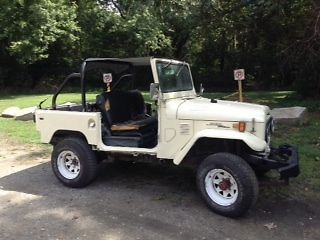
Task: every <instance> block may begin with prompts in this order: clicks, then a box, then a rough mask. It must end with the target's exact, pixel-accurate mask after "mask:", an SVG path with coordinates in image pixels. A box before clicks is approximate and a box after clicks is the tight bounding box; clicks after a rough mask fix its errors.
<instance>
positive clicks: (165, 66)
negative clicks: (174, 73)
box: [161, 60, 172, 69]
mask: <svg viewBox="0 0 320 240" xmlns="http://www.w3.org/2000/svg"><path fill="white" fill-rule="evenodd" d="M171 63H172V60H170V62H168V63H167V64H166V65H164V66H163V67H161V69H164V68H167V67H169V66H170V65H171Z"/></svg>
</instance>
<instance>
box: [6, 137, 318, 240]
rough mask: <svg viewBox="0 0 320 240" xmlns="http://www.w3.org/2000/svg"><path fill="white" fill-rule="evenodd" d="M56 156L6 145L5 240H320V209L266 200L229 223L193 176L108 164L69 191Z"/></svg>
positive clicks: (163, 169) (184, 172) (156, 168)
mask: <svg viewBox="0 0 320 240" xmlns="http://www.w3.org/2000/svg"><path fill="white" fill-rule="evenodd" d="M49 155H50V150H47V149H43V148H39V147H34V146H26V145H21V144H18V143H16V142H14V141H12V140H9V139H5V138H4V137H1V138H0V239H14V240H16V239H61V240H62V239H95V240H100V239H101V240H102V239H112V240H113V239H114V240H120V239H219V240H233V239H234V240H241V239H243V240H251V239H252V240H256V239H261V240H263V239H266V240H270V239H290V240H293V239H299V240H301V239H310V240H311V239H315V240H316V239H320V219H319V218H320V215H319V213H320V209H319V208H320V207H319V208H317V207H316V206H310V204H308V205H307V204H305V203H303V202H300V201H297V200H292V199H282V200H281V201H275V200H274V199H273V200H271V199H268V198H262V197H260V198H259V199H258V203H257V205H256V206H255V207H254V208H253V209H252V210H250V211H249V213H248V214H247V215H246V216H245V217H242V218H240V219H229V218H225V217H222V216H219V215H217V214H214V213H212V212H210V211H209V210H208V208H207V207H206V206H205V204H204V203H203V202H202V200H201V199H200V197H199V195H198V193H197V190H196V186H195V181H194V174H193V173H192V172H191V171H189V170H185V169H180V168H175V167H168V166H160V165H159V166H154V165H147V164H123V165H119V164H103V165H101V166H100V173H99V176H98V178H97V179H96V180H95V181H94V182H93V183H92V184H91V185H90V186H88V187H87V188H84V189H70V188H66V187H64V186H63V185H61V184H60V183H59V182H58V181H57V179H56V178H55V177H54V175H53V173H52V171H51V166H50V162H49Z"/></svg>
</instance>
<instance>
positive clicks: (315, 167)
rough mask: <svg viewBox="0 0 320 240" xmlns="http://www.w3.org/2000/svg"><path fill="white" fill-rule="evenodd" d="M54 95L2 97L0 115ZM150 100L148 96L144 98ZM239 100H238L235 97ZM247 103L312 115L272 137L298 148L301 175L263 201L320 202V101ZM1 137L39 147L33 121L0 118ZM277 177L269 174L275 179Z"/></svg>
mask: <svg viewBox="0 0 320 240" xmlns="http://www.w3.org/2000/svg"><path fill="white" fill-rule="evenodd" d="M226 95H228V94H226V93H206V94H205V96H206V97H210V98H221V97H223V96H226ZM50 96H51V95H13V96H10V95H7V96H0V112H2V111H3V110H4V109H5V108H7V107H10V106H17V107H20V108H23V107H30V106H37V105H38V104H39V102H40V101H42V100H44V99H45V98H48V97H49V99H48V100H47V101H46V102H45V103H44V104H43V106H44V107H48V106H50V104H51V97H50ZM95 96H96V93H91V94H88V97H87V98H88V99H90V100H94V99H95ZM144 96H145V98H146V99H147V100H148V94H147V93H146V94H144ZM235 98H236V97H235ZM245 100H246V101H248V102H254V103H259V104H265V105H269V106H270V107H284V106H295V105H299V106H306V107H308V109H309V110H310V111H311V114H310V121H309V123H308V124H306V125H304V126H300V127H287V126H282V125H281V126H278V127H277V130H276V133H275V134H274V137H273V144H274V145H279V144H283V143H289V144H293V145H296V146H298V147H299V152H300V158H301V159H300V160H301V161H300V164H301V174H300V176H299V177H298V178H295V179H292V181H291V184H290V186H286V187H274V188H267V189H268V190H267V191H265V190H263V189H262V196H263V197H273V196H276V197H277V198H278V197H279V196H285V197H288V196H289V197H292V198H299V199H301V198H303V199H304V198H305V199H308V200H311V201H313V200H316V199H318V200H319V199H320V170H319V169H320V101H315V100H300V99H298V98H296V96H295V93H294V92H285V91H281V92H249V93H246V94H245ZM64 102H80V94H79V93H68V94H61V95H60V96H59V98H58V104H59V103H64ZM0 133H1V134H5V135H7V136H9V137H12V138H15V139H16V140H19V141H21V142H22V143H26V144H40V137H39V134H38V132H37V131H36V129H35V124H34V123H33V122H32V121H29V122H20V121H14V120H12V119H5V118H0ZM273 175H274V174H272V173H271V174H270V176H271V177H272V176H273Z"/></svg>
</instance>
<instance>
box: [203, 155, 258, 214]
mask: <svg viewBox="0 0 320 240" xmlns="http://www.w3.org/2000/svg"><path fill="white" fill-rule="evenodd" d="M221 169H222V171H221ZM219 171H221V172H223V174H225V173H227V174H230V175H229V176H231V177H233V179H232V181H233V182H234V181H235V183H236V184H232V183H230V178H223V181H224V180H225V179H226V181H228V179H229V183H228V185H227V187H228V189H227V191H230V192H231V191H232V193H231V194H233V196H231V195H230V196H221V195H223V194H224V193H222V192H224V191H222V190H221V189H220V184H216V183H215V184H213V181H214V180H213V179H212V178H211V179H210V177H214V178H215V179H217V178H218V180H215V181H220V180H219V177H217V175H212V176H211V175H210V174H215V172H219ZM217 174H220V173H217ZM220 176H224V175H220ZM206 177H207V183H208V182H210V184H211V189H212V190H211V192H210V189H209V188H208V185H207V188H206V183H205V180H206ZM208 179H209V180H208ZM220 183H221V182H220ZM208 184H209V183H208ZM197 185H198V189H199V191H200V193H201V196H202V198H203V199H204V201H205V202H206V204H207V205H208V207H209V208H210V209H211V210H212V211H214V212H216V213H218V214H220V215H223V216H227V217H239V216H241V215H243V214H244V213H245V212H246V211H247V210H248V209H249V208H250V207H251V206H252V205H253V204H254V203H255V202H256V200H257V197H258V181H257V178H256V175H255V173H254V171H253V170H252V168H251V167H250V166H249V164H248V163H247V162H246V161H244V160H243V159H242V158H240V157H238V156H236V155H233V154H230V153H216V154H213V155H210V156H208V157H207V158H206V159H204V160H203V162H202V163H201V164H200V165H199V167H198V170H197ZM233 185H234V188H235V189H236V190H231V186H233ZM217 186H218V187H219V188H218V187H217ZM221 186H222V187H223V185H221ZM224 186H225V187H226V185H224ZM206 189H209V190H208V191H209V192H210V194H211V196H218V197H217V198H215V197H213V198H215V199H218V200H219V201H220V199H221V201H224V199H226V201H234V202H230V203H227V202H226V201H225V202H223V203H219V202H218V201H215V200H214V199H212V198H211V197H210V196H209V194H208V191H207V190H206ZM233 191H234V192H233ZM221 193H222V194H221ZM228 194H229V193H228ZM227 197H230V198H232V200H229V199H227ZM223 204H225V205H223ZM226 204H229V205H226Z"/></svg>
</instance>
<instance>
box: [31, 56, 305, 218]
mask: <svg viewBox="0 0 320 240" xmlns="http://www.w3.org/2000/svg"><path fill="white" fill-rule="evenodd" d="M73 77H76V78H80V82H81V98H82V100H81V102H82V103H81V104H78V105H73V106H63V107H61V106H60V107H59V106H58V107H57V106H56V99H57V96H58V95H59V93H60V92H61V90H62V89H63V88H64V86H65V85H66V84H67V83H68V81H69V79H71V78H73ZM96 80H97V81H98V82H99V81H100V82H101V83H102V84H104V85H107V87H106V88H107V91H105V92H103V93H101V94H99V95H98V96H97V99H96V101H95V102H88V101H87V99H86V92H87V84H88V82H90V81H96ZM141 81H143V82H147V83H148V84H150V95H151V100H152V101H154V104H150V103H146V102H145V101H144V100H143V97H142V94H141V92H139V91H138V90H133V89H134V88H135V86H134V84H135V83H139V82H140V83H141ZM138 85H139V84H138ZM130 87H131V88H130ZM152 109H153V111H152ZM35 121H36V126H37V129H38V130H39V131H40V133H41V141H42V142H43V143H49V144H52V145H54V151H53V154H52V166H53V170H54V172H55V174H56V176H57V177H58V179H59V180H60V181H61V182H62V183H64V184H65V185H67V186H70V187H83V186H85V185H87V184H88V183H89V182H90V181H92V179H93V178H94V176H95V172H96V165H97V163H98V162H99V159H101V158H121V157H124V158H125V159H128V156H130V157H131V159H132V160H133V161H139V160H144V161H153V160H163V161H167V162H173V163H174V164H175V165H184V166H191V167H195V168H197V169H198V170H197V183H198V187H199V190H200V193H201V195H202V197H203V198H204V200H205V201H206V203H207V205H208V206H209V207H210V208H211V209H212V210H214V211H215V212H218V213H220V214H223V215H226V216H232V217H234V216H239V215H241V214H243V213H244V212H245V211H246V210H247V209H248V208H249V207H250V206H251V205H252V204H253V203H254V202H255V200H256V198H257V194H258V186H257V179H256V176H255V174H254V173H253V170H254V171H256V172H265V171H268V170H270V169H277V170H278V171H279V172H280V175H281V178H283V179H287V178H289V177H296V176H297V175H298V174H299V164H298V153H297V150H296V148H294V147H292V146H289V145H286V146H282V147H280V148H277V149H274V148H272V147H270V139H271V134H272V132H273V128H274V126H273V119H272V117H271V115H270V110H269V108H268V107H267V106H262V105H256V104H249V103H240V102H231V101H223V100H217V99H208V98H204V97H202V96H198V95H197V93H196V91H195V88H194V85H193V80H192V75H191V71H190V67H189V65H188V64H187V63H185V62H181V61H177V60H171V59H160V58H128V59H112V58H91V59H87V60H85V61H84V63H83V64H82V67H81V72H80V73H74V74H71V75H69V76H68V77H67V78H66V79H65V81H64V82H63V84H62V85H61V86H60V88H59V89H58V90H57V92H56V93H55V94H54V96H53V100H52V107H51V108H50V109H38V110H37V111H36V113H35ZM79 146H80V147H79ZM101 156H102V157H101ZM88 159H89V160H88ZM212 179H213V180H212Z"/></svg>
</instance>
